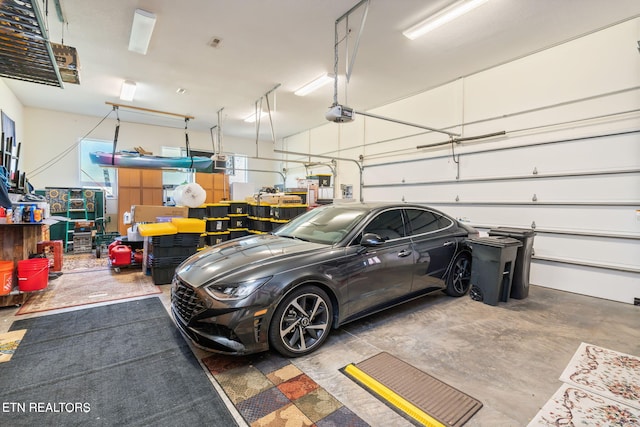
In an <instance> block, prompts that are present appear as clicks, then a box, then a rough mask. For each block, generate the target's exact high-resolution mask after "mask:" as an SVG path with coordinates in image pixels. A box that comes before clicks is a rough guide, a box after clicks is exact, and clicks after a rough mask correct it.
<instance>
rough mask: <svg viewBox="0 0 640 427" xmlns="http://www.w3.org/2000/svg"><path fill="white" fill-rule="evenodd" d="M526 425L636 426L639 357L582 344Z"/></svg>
mask: <svg viewBox="0 0 640 427" xmlns="http://www.w3.org/2000/svg"><path fill="white" fill-rule="evenodd" d="M560 380H561V381H563V382H564V383H565V384H563V385H562V387H560V389H559V390H558V391H557V392H556V393H555V394H554V396H553V397H552V398H551V399H550V400H549V401H548V402H547V403H546V404H545V406H544V407H543V408H542V409H541V410H540V411H539V412H538V414H537V415H536V417H535V418H534V419H533V420H532V421H531V423H530V424H529V426H541V425H544V426H558V425H569V426H570V425H575V426H578V425H597V426H625V427H626V426H634V427H640V358H639V357H636V356H632V355H629V354H624V353H620V352H617V351H613V350H608V349H605V348H602V347H598V346H595V345H592V344H586V343H582V344H581V345H580V347H578V350H577V351H576V353H575V354H574V356H573V358H572V359H571V361H570V362H569V364H568V365H567V367H566V368H565V370H564V372H563V373H562V375H561V376H560Z"/></svg>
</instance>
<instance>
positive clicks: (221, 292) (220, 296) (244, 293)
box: [205, 277, 271, 301]
mask: <svg viewBox="0 0 640 427" xmlns="http://www.w3.org/2000/svg"><path fill="white" fill-rule="evenodd" d="M269 279H271V277H264V278H261V279H254V280H247V281H246V282H238V283H219V284H218V283H214V284H212V285H209V286H207V287H206V288H205V290H206V291H207V293H208V294H209V295H211V296H212V297H214V298H215V299H217V300H222V301H228V300H239V299H242V298H246V297H248V296H249V295H251V294H252V293H254V292H255V291H256V290H257V289H258V288H259V287H260V286H262V285H264V284H265V283H267V282H268V281H269Z"/></svg>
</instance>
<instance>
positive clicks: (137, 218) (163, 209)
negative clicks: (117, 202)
mask: <svg viewBox="0 0 640 427" xmlns="http://www.w3.org/2000/svg"><path fill="white" fill-rule="evenodd" d="M159 216H171V217H175V218H187V217H188V216H189V208H188V207H186V206H151V205H133V206H131V222H132V223H134V224H135V223H139V222H156V218H157V217H159Z"/></svg>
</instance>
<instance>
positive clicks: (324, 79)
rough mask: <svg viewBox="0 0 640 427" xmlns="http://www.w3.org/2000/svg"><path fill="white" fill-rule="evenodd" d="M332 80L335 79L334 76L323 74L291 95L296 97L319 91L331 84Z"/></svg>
mask: <svg viewBox="0 0 640 427" xmlns="http://www.w3.org/2000/svg"><path fill="white" fill-rule="evenodd" d="M334 79H335V76H334V75H333V74H329V73H324V74H323V75H321V76H320V77H318V78H316V79H315V80H313V81H311V82H309V83H307V84H306V85H304V86H302V87H301V88H300V89H298V90H296V91H295V92H293V94H294V95H298V96H305V95H309V94H310V93H311V92H313V91H315V90H317V89H320V88H321V87H322V86H324V85H326V84H328V83H331V82H332V81H334Z"/></svg>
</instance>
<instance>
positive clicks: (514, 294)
mask: <svg viewBox="0 0 640 427" xmlns="http://www.w3.org/2000/svg"><path fill="white" fill-rule="evenodd" d="M535 235H536V233H535V231H533V230H532V229H530V228H511V227H498V228H492V229H491V230H489V236H506V237H512V238H514V239H517V240H519V241H521V242H522V246H521V247H520V248H518V254H517V256H516V268H515V270H514V271H513V280H512V281H511V295H510V297H511V298H515V299H524V298H526V297H527V296H528V295H529V276H530V272H531V257H532V256H533V238H534V236H535Z"/></svg>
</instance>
